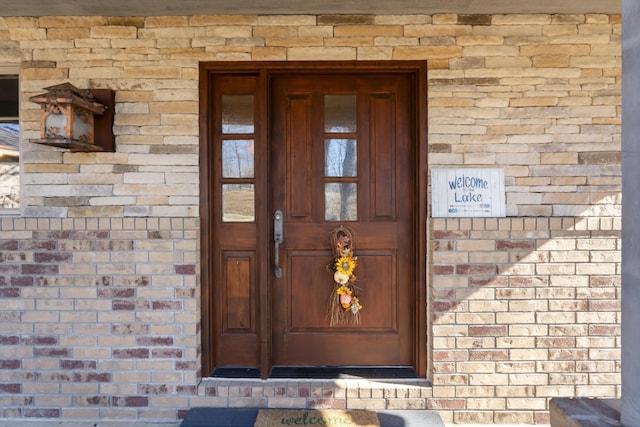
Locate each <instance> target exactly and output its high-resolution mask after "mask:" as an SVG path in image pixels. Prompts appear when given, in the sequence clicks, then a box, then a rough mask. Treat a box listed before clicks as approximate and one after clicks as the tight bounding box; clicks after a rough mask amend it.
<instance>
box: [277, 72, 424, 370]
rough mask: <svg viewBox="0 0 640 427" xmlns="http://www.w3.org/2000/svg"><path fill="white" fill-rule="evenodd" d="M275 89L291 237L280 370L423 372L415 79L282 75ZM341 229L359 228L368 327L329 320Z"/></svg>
mask: <svg viewBox="0 0 640 427" xmlns="http://www.w3.org/2000/svg"><path fill="white" fill-rule="evenodd" d="M270 89H271V102H270V110H271V131H270V150H271V181H270V186H271V190H270V191H271V202H270V205H271V206H272V208H273V210H281V211H282V213H283V232H284V235H283V242H282V244H281V245H280V247H279V263H280V264H281V267H282V276H281V277H280V278H277V277H275V275H274V274H273V273H272V274H270V289H271V308H272V309H271V313H272V319H271V325H272V364H273V365H291V366H305V365H349V366H355V365H412V364H413V363H414V354H415V353H414V350H415V347H414V345H415V343H414V339H415V336H416V335H415V331H414V324H415V322H414V320H415V317H414V313H415V310H414V308H415V307H416V304H415V301H414V299H415V294H416V293H415V289H414V286H415V283H416V277H415V265H414V262H415V261H414V260H415V257H414V254H415V247H416V243H415V241H414V239H415V238H417V236H416V233H415V229H414V227H415V217H414V215H415V210H416V204H415V194H416V191H415V185H416V175H415V164H416V162H415V156H416V143H415V140H414V139H415V134H416V133H415V128H414V120H413V117H415V112H414V108H415V107H414V105H413V102H412V100H413V99H414V96H413V91H414V86H413V79H412V77H411V76H408V75H401V74H399V75H393V74H390V75H375V76H367V75H354V76H349V75H343V76H315V77H310V76H299V77H290V76H286V77H274V78H273V79H272V80H271V82H270ZM340 225H344V226H348V227H349V228H350V229H351V230H353V250H354V254H355V255H356V256H357V257H358V266H357V269H356V273H357V276H358V282H357V284H358V286H359V287H360V288H361V291H360V295H359V297H360V303H361V305H362V310H361V311H360V316H361V323H360V324H359V325H352V324H346V325H336V326H330V325H329V321H328V319H327V301H328V299H329V297H330V295H331V294H332V292H333V283H334V280H333V276H332V275H331V274H330V273H329V272H327V269H326V266H327V264H329V263H331V262H332V260H333V252H332V249H331V245H330V232H331V230H333V229H334V228H336V227H338V226H340ZM272 231H273V230H272ZM274 251H275V248H274ZM271 258H272V262H273V261H274V260H275V257H274V254H272V257H271Z"/></svg>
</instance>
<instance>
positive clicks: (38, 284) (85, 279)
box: [0, 14, 621, 423]
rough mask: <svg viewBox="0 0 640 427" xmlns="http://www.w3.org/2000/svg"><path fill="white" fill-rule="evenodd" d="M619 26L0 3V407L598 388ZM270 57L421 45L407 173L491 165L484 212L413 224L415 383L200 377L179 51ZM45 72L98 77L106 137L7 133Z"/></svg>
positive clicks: (32, 110) (31, 122)
mask: <svg viewBox="0 0 640 427" xmlns="http://www.w3.org/2000/svg"><path fill="white" fill-rule="evenodd" d="M620 39H621V19H620V16H617V15H611V16H610V15H600V14H579V15H548V14H535V15H455V14H439V15H382V16H374V15H355V16H354V15H340V16H332V15H326V16H312V15H288V16H235V15H234V16H231V15H230V16H222V15H221V16H172V17H148V18H143V17H40V18H35V17H19V18H0V66H2V65H5V64H10V65H19V66H20V70H21V71H20V79H21V80H20V87H21V95H22V98H23V101H22V103H21V127H22V130H23V139H24V141H23V142H22V153H21V161H22V175H21V179H22V192H21V204H22V211H21V213H20V214H19V215H14V216H6V217H2V218H0V297H2V301H3V306H2V307H0V418H7V419H13V418H27V419H34V418H37V419H56V420H59V419H67V420H81V419H84V420H96V419H102V420H120V421H128V422H131V423H133V422H135V421H162V422H165V421H168V422H172V421H173V422H175V421H176V420H178V419H179V418H180V417H183V416H184V414H185V410H186V409H187V408H189V407H192V406H196V405H200V406H201V405H207V404H210V405H223V406H225V405H226V406H242V405H264V406H315V407H358V408H367V407H368V408H373V409H380V408H401V407H407V408H431V409H436V410H438V411H440V413H441V414H442V416H443V418H444V419H445V420H447V421H455V422H480V423H485V422H486V423H491V422H497V423H545V422H548V401H549V398H550V397H554V396H597V397H605V398H606V397H616V396H619V394H620V378H619V372H620V366H619V364H620V354H619V353H620V352H619V337H620V318H619V316H620V312H619V301H620V228H621V227H620V222H621V221H620V215H621V209H620V194H621V167H620V162H621V149H620V134H621V132H620V118H621V112H620V108H621V107H620V106H621V85H620V78H621V40H620ZM287 60H320V61H321V60H353V61H367V60H425V61H428V67H429V72H428V143H429V159H428V162H429V166H430V167H462V166H469V167H499V168H503V169H504V172H505V187H506V196H507V218H484V219H483V218H469V219H442V218H431V219H430V220H429V236H428V242H429V243H428V244H429V247H428V256H429V259H428V260H425V262H428V270H429V277H428V283H422V284H421V286H425V287H427V288H428V290H429V301H428V310H429V314H430V316H429V324H428V326H427V329H428V334H429V349H428V352H427V355H428V359H429V367H428V372H429V379H430V380H431V381H432V383H433V386H432V387H425V386H424V384H420V385H415V384H414V385H412V384H409V385H406V384H404V385H403V384H395V385H393V386H389V385H387V386H385V385H380V384H377V385H376V384H361V383H355V384H343V383H334V384H327V383H324V382H323V383H319V384H316V383H313V382H309V383H301V384H300V383H297V384H294V385H292V384H280V383H276V384H273V383H269V382H259V381H258V382H241V383H238V384H236V383H233V382H231V383H212V382H210V380H205V381H201V379H202V373H201V371H200V366H201V362H200V340H201V336H200V328H201V325H200V317H201V306H200V282H199V278H200V253H199V237H200V227H199V194H200V186H202V185H208V183H202V182H201V181H200V178H199V166H198V165H199V130H198V121H199V99H198V97H199V94H198V84H199V81H198V79H199V63H200V62H202V61H287ZM64 81H70V82H71V83H73V84H74V85H76V86H77V87H80V88H86V87H90V88H109V89H113V90H114V91H115V93H116V115H115V126H114V134H115V136H116V146H117V149H116V152H114V153H70V152H64V151H61V150H58V149H55V148H51V147H46V146H40V145H36V144H31V143H28V142H25V141H26V140H28V139H31V138H37V137H38V136H39V110H38V106H37V105H36V104H33V103H30V102H28V101H27V99H28V97H29V96H31V95H35V94H38V93H42V90H43V88H44V87H47V86H51V85H54V84H57V83H61V82H64ZM421 173H424V174H427V173H428V171H421Z"/></svg>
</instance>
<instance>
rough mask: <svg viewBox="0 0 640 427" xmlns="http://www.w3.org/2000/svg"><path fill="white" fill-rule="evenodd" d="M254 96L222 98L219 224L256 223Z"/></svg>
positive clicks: (225, 96)
mask: <svg viewBox="0 0 640 427" xmlns="http://www.w3.org/2000/svg"><path fill="white" fill-rule="evenodd" d="M253 103H254V99H253V95H223V96H222V97H221V102H220V104H221V107H220V110H221V114H220V117H221V126H220V128H221V131H222V135H221V138H220V140H221V148H220V152H221V156H220V161H221V162H222V165H221V166H222V167H221V170H222V220H223V221H224V222H252V221H254V220H255V172H254V161H255V153H254V141H255V124H254V117H253V111H254V105H253Z"/></svg>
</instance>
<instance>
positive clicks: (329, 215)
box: [324, 182, 358, 221]
mask: <svg viewBox="0 0 640 427" xmlns="http://www.w3.org/2000/svg"><path fill="white" fill-rule="evenodd" d="M324 206H325V207H324V219H325V220H326V221H356V220H357V219H358V184H355V183H341V182H332V183H327V184H325V185H324Z"/></svg>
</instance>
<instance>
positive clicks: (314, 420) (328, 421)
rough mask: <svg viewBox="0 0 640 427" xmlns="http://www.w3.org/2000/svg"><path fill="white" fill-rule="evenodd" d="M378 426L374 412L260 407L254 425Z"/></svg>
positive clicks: (268, 426)
mask: <svg viewBox="0 0 640 427" xmlns="http://www.w3.org/2000/svg"><path fill="white" fill-rule="evenodd" d="M274 426H324V427H356V426H358V427H380V421H379V420H378V415H377V414H376V413H375V412H371V411H364V410H349V409H261V410H259V411H258V418H257V419H256V423H255V424H254V427H274Z"/></svg>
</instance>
